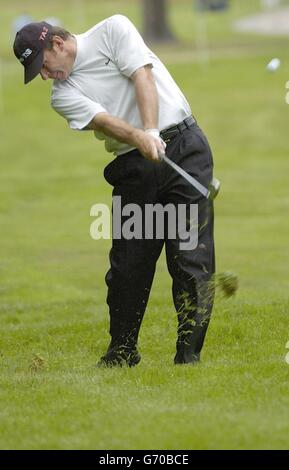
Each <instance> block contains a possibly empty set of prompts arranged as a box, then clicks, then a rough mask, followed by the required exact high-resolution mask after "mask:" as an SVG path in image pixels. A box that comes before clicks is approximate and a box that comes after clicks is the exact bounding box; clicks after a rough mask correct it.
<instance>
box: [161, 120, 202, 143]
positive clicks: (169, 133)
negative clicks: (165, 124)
mask: <svg viewBox="0 0 289 470" xmlns="http://www.w3.org/2000/svg"><path fill="white" fill-rule="evenodd" d="M195 123H196V120H195V119H194V118H193V116H189V117H187V118H186V119H184V120H183V121H182V122H180V123H179V124H176V125H175V126H172V127H169V128H168V129H164V130H163V131H161V132H160V135H161V138H162V139H163V140H164V141H165V142H166V141H170V140H171V139H173V137H175V136H176V135H177V134H181V133H182V132H183V131H184V130H185V129H188V128H189V127H191V126H192V125H193V124H195Z"/></svg>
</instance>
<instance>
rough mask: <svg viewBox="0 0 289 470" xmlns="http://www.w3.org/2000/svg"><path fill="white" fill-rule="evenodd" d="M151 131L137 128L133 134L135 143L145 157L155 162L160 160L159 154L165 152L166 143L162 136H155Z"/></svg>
mask: <svg viewBox="0 0 289 470" xmlns="http://www.w3.org/2000/svg"><path fill="white" fill-rule="evenodd" d="M149 131H150V130H147V131H146V132H144V131H142V130H140V129H135V131H134V134H133V139H134V144H135V146H136V147H137V149H138V150H139V151H140V153H141V154H142V155H143V156H144V157H145V158H147V159H148V160H152V161H154V162H160V158H159V155H162V154H164V153H165V147H166V144H165V143H164V142H163V140H162V139H161V138H160V137H157V136H156V135H155V136H153V135H152V134H151V133H150V132H149Z"/></svg>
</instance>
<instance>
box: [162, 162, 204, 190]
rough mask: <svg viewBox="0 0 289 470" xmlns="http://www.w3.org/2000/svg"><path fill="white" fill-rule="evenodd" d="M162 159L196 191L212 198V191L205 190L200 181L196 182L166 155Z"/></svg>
mask: <svg viewBox="0 0 289 470" xmlns="http://www.w3.org/2000/svg"><path fill="white" fill-rule="evenodd" d="M161 159H162V160H163V161H164V162H166V163H167V164H168V165H169V166H170V167H171V168H173V169H174V170H175V171H176V172H177V173H179V175H181V176H182V177H183V178H185V179H186V180H187V181H188V182H189V183H190V184H191V185H192V186H194V188H195V189H197V190H198V191H199V192H200V193H201V194H202V195H203V196H205V197H206V198H207V199H209V197H210V191H209V190H208V189H207V188H205V186H203V185H202V184H201V183H199V181H197V180H196V178H194V177H193V176H191V175H189V174H188V173H187V172H186V171H185V170H183V169H182V168H181V167H180V166H179V165H177V164H176V163H175V162H173V161H172V160H170V159H169V158H168V157H167V156H166V155H165V154H164V155H162V156H161Z"/></svg>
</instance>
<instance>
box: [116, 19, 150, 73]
mask: <svg viewBox="0 0 289 470" xmlns="http://www.w3.org/2000/svg"><path fill="white" fill-rule="evenodd" d="M107 27H108V38H109V44H110V48H111V53H112V56H113V58H114V62H115V63H116V65H117V67H118V68H119V70H120V71H121V73H123V74H124V75H126V76H127V77H131V75H132V74H133V73H134V72H135V71H136V70H137V69H138V68H140V67H143V66H145V65H149V64H150V65H152V60H151V57H150V54H149V52H150V51H149V49H148V47H147V46H146V44H145V43H144V40H143V38H142V37H141V35H140V34H139V32H138V30H137V29H136V28H135V26H134V25H133V24H132V23H131V21H130V20H129V19H128V18H126V17H125V16H123V15H114V16H112V17H111V19H110V21H109V22H108V25H107Z"/></svg>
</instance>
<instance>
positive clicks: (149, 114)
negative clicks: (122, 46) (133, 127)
mask: <svg viewBox="0 0 289 470" xmlns="http://www.w3.org/2000/svg"><path fill="white" fill-rule="evenodd" d="M131 79H132V80H133V82H134V86H135V93H136V100H137V105H138V108H139V112H140V115H141V119H142V123H143V126H144V129H157V128H158V118H159V102H158V93H157V87H156V84H155V80H154V76H153V73H152V70H151V66H150V65H146V66H145V67H140V68H139V69H137V70H136V71H135V72H134V74H133V75H132V77H131Z"/></svg>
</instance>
